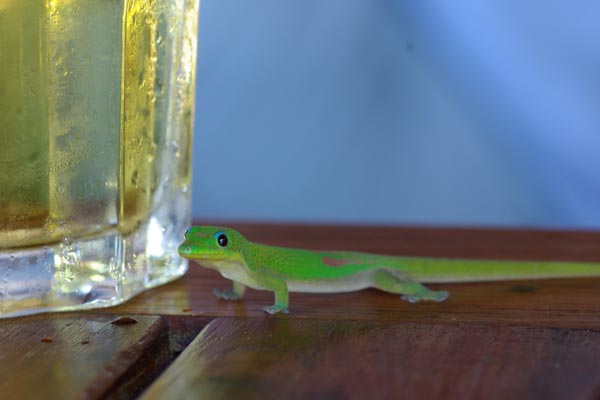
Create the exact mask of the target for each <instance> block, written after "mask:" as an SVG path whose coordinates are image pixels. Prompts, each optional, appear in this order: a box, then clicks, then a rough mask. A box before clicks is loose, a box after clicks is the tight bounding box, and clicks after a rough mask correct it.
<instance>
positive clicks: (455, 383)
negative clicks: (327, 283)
mask: <svg viewBox="0 0 600 400" xmlns="http://www.w3.org/2000/svg"><path fill="white" fill-rule="evenodd" d="M599 356H600V332H598V331H591V330H569V329H548V328H524V327H489V326H475V325H469V326H457V325H441V324H433V325H430V324H422V323H421V324H413V323H405V324H400V323H382V322H378V321H339V320H336V321H324V320H298V319H258V318H253V319H239V318H238V319H232V318H219V319H217V320H215V321H213V322H212V323H211V324H210V325H209V326H208V327H207V329H206V330H205V331H204V332H203V333H202V334H201V335H200V336H199V337H198V338H197V339H196V340H194V342H192V344H191V345H190V346H189V347H188V348H187V349H186V350H185V351H184V352H183V353H182V355H181V356H180V357H179V358H178V359H177V360H176V361H175V363H174V364H173V365H172V366H171V367H169V369H168V370H167V371H166V372H165V373H164V374H163V375H162V376H161V377H160V378H159V379H158V380H157V381H156V382H155V383H154V384H153V385H152V386H151V387H150V388H149V389H148V391H147V392H145V393H144V396H143V398H144V399H163V398H168V399H195V398H207V399H226V398H231V399H235V398H244V399H262V398H279V399H322V398H323V399H325V398H326V399H368V398H377V399H398V398H403V399H413V398H414V399H427V398H444V399H464V398H474V399H477V398H486V399H487V398H490V399H506V398H523V399H525V398H543V399H564V398H598V396H599V395H600V387H599V385H598V374H597V371H598V370H600V357H599Z"/></svg>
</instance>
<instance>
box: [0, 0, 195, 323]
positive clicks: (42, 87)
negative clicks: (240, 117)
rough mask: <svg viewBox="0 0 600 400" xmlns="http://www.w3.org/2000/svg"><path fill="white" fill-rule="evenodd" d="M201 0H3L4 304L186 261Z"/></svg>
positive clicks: (166, 272)
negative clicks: (181, 245)
mask: <svg viewBox="0 0 600 400" xmlns="http://www.w3.org/2000/svg"><path fill="white" fill-rule="evenodd" d="M197 13H198V0H110V1H107V0H0V275H3V274H4V275H5V276H4V277H2V276H0V278H4V279H2V280H1V281H0V316H3V315H18V314H23V313H31V312H36V311H43V310H48V309H52V310H55V309H57V310H60V309H74V308H87V307H92V306H106V305H111V304H116V303H119V302H122V301H124V300H125V299H127V298H129V297H131V296H132V295H133V294H135V293H137V292H139V291H140V290H143V289H144V288H147V287H152V286H156V285H157V284H160V283H163V282H166V281H168V280H171V279H173V278H174V277H177V276H179V275H181V274H182V273H183V272H184V271H185V268H186V264H185V262H184V260H181V259H180V258H179V257H178V256H177V254H176V251H175V249H176V247H177V244H178V242H179V241H180V239H181V232H183V231H185V228H186V226H187V225H188V224H189V191H188V186H189V170H190V146H191V135H192V113H193V100H194V73H195V57H196V35H197Z"/></svg>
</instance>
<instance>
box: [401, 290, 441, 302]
mask: <svg viewBox="0 0 600 400" xmlns="http://www.w3.org/2000/svg"><path fill="white" fill-rule="evenodd" d="M447 298H448V292H447V291H445V290H438V291H433V290H427V291H425V292H422V293H413V294H405V295H404V296H402V300H404V301H408V302H409V303H416V302H418V301H423V300H425V301H436V302H438V303H440V302H442V301H444V300H446V299H447Z"/></svg>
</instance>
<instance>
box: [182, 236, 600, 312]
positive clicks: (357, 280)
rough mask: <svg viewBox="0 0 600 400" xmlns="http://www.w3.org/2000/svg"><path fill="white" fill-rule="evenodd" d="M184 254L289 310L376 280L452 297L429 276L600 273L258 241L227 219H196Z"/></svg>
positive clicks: (223, 293) (462, 278)
mask: <svg viewBox="0 0 600 400" xmlns="http://www.w3.org/2000/svg"><path fill="white" fill-rule="evenodd" d="M178 252H179V254H180V255H181V256H182V257H184V258H188V259H193V260H195V261H197V263H199V264H200V265H201V266H203V267H207V268H211V269H215V270H217V271H219V273H220V274H221V275H222V276H223V277H225V278H227V279H229V280H231V281H232V282H233V285H232V287H231V288H229V289H224V290H221V289H215V290H214V291H213V292H214V294H215V295H216V296H217V297H219V298H221V299H225V300H239V299H242V298H243V296H244V293H245V291H246V287H250V288H253V289H258V290H268V291H271V292H273V293H274V294H275V302H274V304H273V305H271V306H266V307H264V308H263V310H264V311H265V312H267V313H269V314H276V313H286V314H287V313H288V312H289V311H288V305H289V292H290V291H291V292H308V293H340V292H351V291H357V290H362V289H366V288H375V289H379V290H382V291H384V292H388V293H394V294H398V295H401V296H402V297H401V298H402V300H405V301H408V302H410V303H416V302H419V301H434V302H441V301H444V300H446V298H447V297H448V292H447V291H445V290H430V289H428V288H427V287H425V286H424V285H423V284H426V283H452V282H475V281H478V282H479V281H499V280H512V279H544V278H559V277H591V276H600V265H598V264H593V263H583V262H581V263H579V262H552V261H549V262H534V261H498V260H466V259H444V258H429V257H403V256H384V255H376V254H368V253H359V252H350V251H310V250H303V249H295V248H285V247H276V246H268V245H263V244H259V243H253V242H251V241H249V240H247V239H246V238H245V237H244V236H242V235H241V234H240V233H239V232H237V231H235V230H233V229H229V228H223V227H215V226H192V227H190V228H189V229H188V230H187V231H186V232H185V240H184V241H183V243H182V244H181V245H180V246H179V248H178Z"/></svg>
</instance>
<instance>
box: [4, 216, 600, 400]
mask: <svg viewBox="0 0 600 400" xmlns="http://www.w3.org/2000/svg"><path fill="white" fill-rule="evenodd" d="M230 225H233V226H234V227H236V228H238V229H239V230H240V231H241V232H242V233H244V234H245V235H246V236H247V237H248V238H249V239H251V240H256V241H260V242H263V243H270V244H275V245H284V246H294V247H296V246H297V247H305V248H312V249H317V250H318V249H322V250H325V249H349V250H357V251H367V252H375V253H382V254H397V255H424V256H438V257H461V258H493V259H524V260H580V261H600V233H593V232H550V231H525V230H483V229H450V228H447V229H446V228H444V229H433V228H394V227H353V226H346V227H340V226H338V227H334V226H318V227H317V226H290V225H258V224H230ZM227 286H228V283H227V282H226V281H225V280H224V279H223V278H221V277H220V276H219V275H218V274H217V273H216V272H213V271H209V270H205V269H203V268H200V267H198V266H196V265H194V264H192V265H191V268H190V271H189V272H188V273H187V275H186V276H185V277H184V278H182V279H179V280H178V281H175V282H173V283H170V284H168V285H165V286H163V287H161V288H157V289H155V290H151V291H148V292H146V293H144V294H142V295H140V296H137V297H136V298H135V299H133V300H131V301H130V302H128V303H126V304H124V305H121V306H118V307H113V308H109V309H103V310H96V311H94V312H85V313H62V314H46V315H38V316H33V317H25V318H17V319H9V320H2V321H0V376H1V377H2V379H0V398H2V399H10V398H19V399H21V398H23V399H24V398H44V399H53V398H57V399H68V398H131V397H135V396H137V395H141V396H142V398H145V399H175V398H183V399H186V398H190V399H196V398H206V399H222V398H228V399H229V398H232V399H245V398H260V399H263V398H268V399H271V398H273V399H291V398H302V399H313V398H315V399H346V398H356V399H365V398H366V399H369V398H371V399H380V398H390V399H397V398H419V399H421V398H423V399H427V398H444V399H448V398H460V399H462V398H502V399H504V398H528V399H529V398H544V399H546V398H557V399H558V398H569V399H571V398H598V397H600V279H560V280H558V279H557V280H545V281H520V282H499V283H468V284H454V285H432V287H433V288H435V289H440V288H444V289H448V290H449V291H450V298H449V299H448V300H447V301H446V302H444V303H440V304H431V303H422V304H408V303H405V302H402V301H401V300H400V298H399V297H398V296H394V295H390V294H387V293H382V292H378V291H375V290H366V291H362V292H357V293H349V294H335V295H317V294H296V293H292V294H291V302H290V305H291V307H290V309H291V314H290V315H277V316H270V315H265V314H264V313H263V312H262V311H261V308H262V307H263V306H264V305H268V304H270V303H271V302H272V300H273V298H272V294H270V293H266V292H257V291H249V292H248V293H247V298H246V299H245V300H244V301H243V302H235V303H231V302H225V301H222V300H218V299H216V298H215V297H214V296H213V295H212V293H211V289H212V288H214V287H227Z"/></svg>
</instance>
